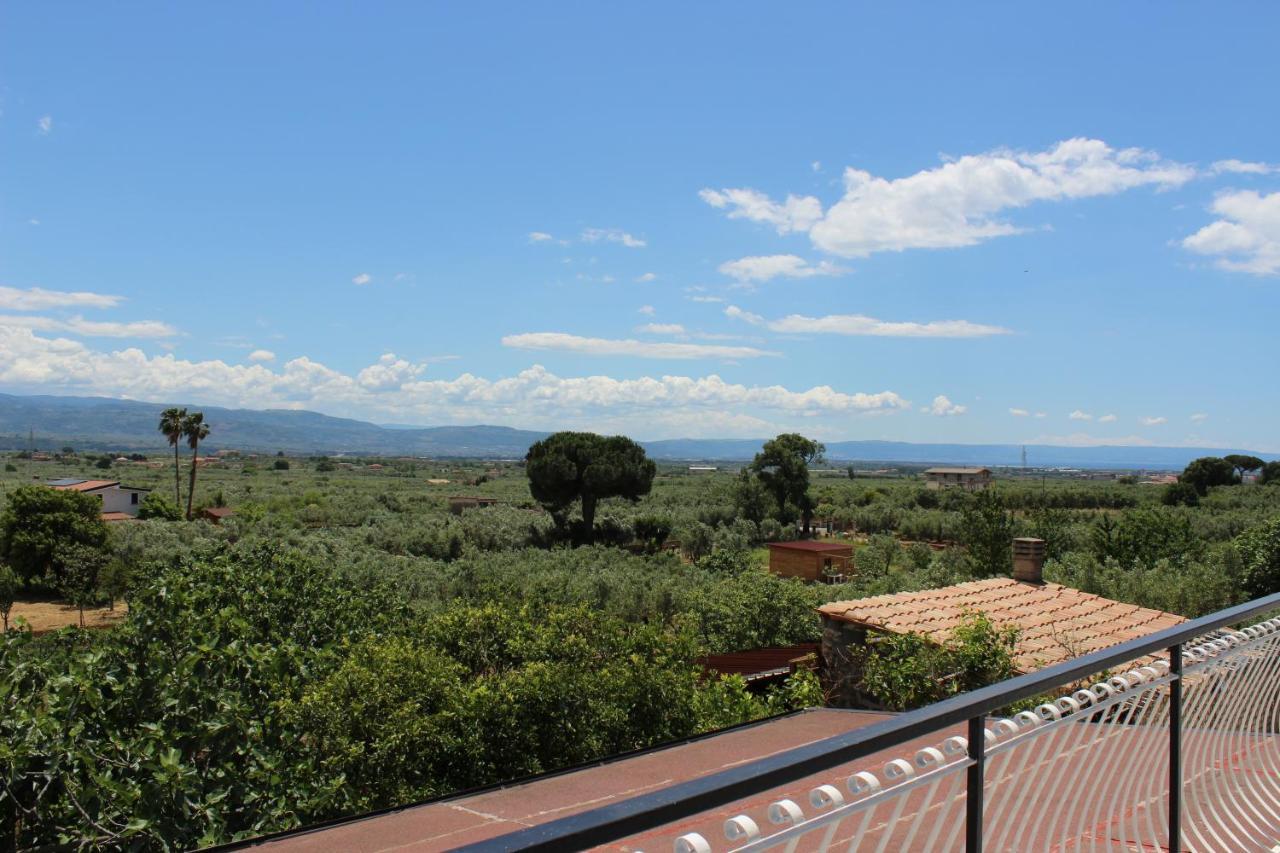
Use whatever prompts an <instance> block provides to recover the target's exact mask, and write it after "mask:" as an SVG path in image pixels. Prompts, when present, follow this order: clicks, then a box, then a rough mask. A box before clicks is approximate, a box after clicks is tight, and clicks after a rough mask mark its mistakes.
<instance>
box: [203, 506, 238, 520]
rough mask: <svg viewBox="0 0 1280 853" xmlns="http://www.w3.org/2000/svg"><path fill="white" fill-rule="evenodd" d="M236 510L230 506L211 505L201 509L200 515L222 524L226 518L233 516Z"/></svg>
mask: <svg viewBox="0 0 1280 853" xmlns="http://www.w3.org/2000/svg"><path fill="white" fill-rule="evenodd" d="M235 514H236V511H235V510H234V509H232V508H231V507H229V506H210V507H205V508H204V509H202V510H200V517H201V518H203V519H204V520H205V521H211V522H213V523H214V524H221V523H222V520H223V519H224V518H231V517H232V516H234V515H235Z"/></svg>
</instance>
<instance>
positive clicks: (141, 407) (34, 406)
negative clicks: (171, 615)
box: [0, 394, 1277, 469]
mask: <svg viewBox="0 0 1280 853" xmlns="http://www.w3.org/2000/svg"><path fill="white" fill-rule="evenodd" d="M169 405H186V406H187V407H188V408H199V409H201V410H202V411H203V412H204V413H205V419H206V420H207V421H208V422H209V423H211V424H212V425H213V434H212V435H211V436H210V437H209V440H208V442H207V443H206V444H205V445H203V446H206V447H208V448H209V449H210V451H213V450H217V449H221V448H234V449H238V450H252V451H262V452H270V453H274V452H276V451H279V450H283V451H284V452H285V453H291V454H321V453H323V454H329V455H337V454H343V453H346V454H357V455H372V454H384V455H408V456H452V457H460V456H469V457H490V458H517V457H521V456H523V455H524V453H525V451H526V450H527V449H528V447H529V445H530V444H531V443H533V442H534V441H537V440H538V439H539V438H542V437H543V436H545V435H546V433H545V432H535V431H531V430H520V429H512V428H510V427H500V426H483V425H480V426H444V427H413V426H403V425H399V424H396V425H390V426H378V425H377V424H371V423H366V422H364V421H357V420H351V419H349V418H335V417H330V416H329V415H322V414H318V413H316V412H305V411H294V410H288V409H268V410H255V409H226V408H221V407H217V406H200V405H199V404H195V403H183V402H176V403H165V404H162V403H141V402H136V401H132V400H114V399H109V398H104V397H57V396H16V395H11V394H0V449H5V450H17V449H23V448H26V447H27V443H28V434H29V432H30V431H34V433H35V444H36V446H37V447H38V448H41V449H50V448H54V449H56V448H58V447H61V446H63V445H68V444H69V445H72V446H75V447H77V449H95V448H96V449H111V450H141V451H146V450H158V449H162V448H164V447H166V444H165V439H164V436H162V435H161V434H160V433H159V432H157V431H156V423H157V421H158V420H159V415H160V412H161V410H163V409H165V408H167V407H168V406H169ZM762 440H763V439H714V438H700V439H669V440H664V441H645V442H643V444H644V445H645V447H646V449H647V450H648V451H649V454H650V455H651V456H653V457H654V458H656V459H668V460H679V459H690V460H707V461H739V460H743V459H750V458H751V456H752V455H753V454H754V453H755V452H756V451H757V450H758V449H759V448H760V444H761V442H762ZM1021 452H1022V448H1021V447H1020V446H1019V445H1013V444H912V443H909V442H903V441H839V442H832V443H828V444H827V456H828V458H829V459H830V460H832V461H833V462H856V461H877V462H904V463H945V462H950V463H957V464H983V465H1017V464H1019V461H1020V458H1021ZM1231 452H1247V451H1242V450H1235V449H1227V448H1186V447H1055V446H1047V445H1028V446H1027V457H1028V462H1029V464H1031V465H1033V466H1037V467H1079V468H1154V469H1178V468H1182V467H1183V466H1184V465H1186V463H1187V462H1188V461H1189V460H1191V459H1194V458H1195V457H1197V456H1207V455H1215V456H1217V455H1223V454H1226V453H1231ZM1256 455H1260V456H1262V457H1264V458H1267V459H1274V458H1277V457H1276V456H1275V455H1268V454H1256Z"/></svg>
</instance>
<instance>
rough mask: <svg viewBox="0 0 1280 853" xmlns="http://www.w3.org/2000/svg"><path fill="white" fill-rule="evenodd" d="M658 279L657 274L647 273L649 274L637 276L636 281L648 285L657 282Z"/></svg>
mask: <svg viewBox="0 0 1280 853" xmlns="http://www.w3.org/2000/svg"><path fill="white" fill-rule="evenodd" d="M657 279H658V276H657V274H656V273H651V272H647V273H644V274H643V275H638V276H636V281H638V282H640V283H641V284H646V283H648V282H651V281H657Z"/></svg>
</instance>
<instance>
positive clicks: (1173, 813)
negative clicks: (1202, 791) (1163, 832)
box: [1169, 643, 1182, 853]
mask: <svg viewBox="0 0 1280 853" xmlns="http://www.w3.org/2000/svg"><path fill="white" fill-rule="evenodd" d="M1169 672H1170V674H1172V675H1173V680H1172V681H1170V682H1169V853H1179V851H1180V850H1182V644H1181V643H1175V644H1173V645H1172V646H1170V647H1169Z"/></svg>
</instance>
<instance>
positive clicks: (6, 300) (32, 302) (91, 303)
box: [0, 286, 124, 311]
mask: <svg viewBox="0 0 1280 853" xmlns="http://www.w3.org/2000/svg"><path fill="white" fill-rule="evenodd" d="M122 301H124V297H123V296H111V295H109V294H106V293H90V292H89V291H85V290H76V291H62V290H44V289H43V288H39V287H32V288H28V289H27V290H20V289H18V288H16V287H3V286H0V309H4V310H8V311H44V310H46V309H48V308H114V307H115V306H116V305H119V304H120V303H121V302H122Z"/></svg>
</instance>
